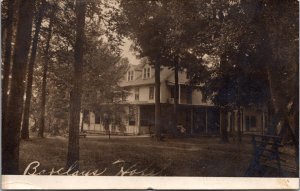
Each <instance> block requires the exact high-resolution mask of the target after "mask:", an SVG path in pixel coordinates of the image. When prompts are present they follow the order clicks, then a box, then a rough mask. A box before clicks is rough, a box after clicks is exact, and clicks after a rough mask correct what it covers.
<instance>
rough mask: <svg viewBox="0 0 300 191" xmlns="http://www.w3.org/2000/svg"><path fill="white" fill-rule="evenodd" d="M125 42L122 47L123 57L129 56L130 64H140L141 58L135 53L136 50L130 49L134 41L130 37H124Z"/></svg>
mask: <svg viewBox="0 0 300 191" xmlns="http://www.w3.org/2000/svg"><path fill="white" fill-rule="evenodd" d="M123 41H124V44H123V46H122V47H121V49H122V51H123V52H122V57H127V58H128V60H129V63H130V64H134V65H137V64H140V60H139V59H137V58H136V56H135V55H134V52H133V51H132V50H130V46H131V44H132V41H130V40H129V39H127V38H125V39H123Z"/></svg>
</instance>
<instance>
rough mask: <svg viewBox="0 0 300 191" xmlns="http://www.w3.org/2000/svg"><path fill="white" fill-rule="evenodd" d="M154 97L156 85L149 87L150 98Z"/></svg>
mask: <svg viewBox="0 0 300 191" xmlns="http://www.w3.org/2000/svg"><path fill="white" fill-rule="evenodd" d="M153 99H154V87H153V86H152V87H149V100H153Z"/></svg>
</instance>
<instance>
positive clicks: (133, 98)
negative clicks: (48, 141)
mask: <svg viewBox="0 0 300 191" xmlns="http://www.w3.org/2000/svg"><path fill="white" fill-rule="evenodd" d="M154 76H155V71H154V67H153V66H150V65H149V64H139V65H130V67H129V69H128V71H127V73H126V74H125V76H124V78H123V80H122V81H121V83H120V84H119V85H120V86H121V87H122V88H123V89H124V92H126V93H124V94H122V95H121V96H118V97H117V98H115V100H114V101H115V103H116V104H114V106H113V105H112V106H107V105H106V106H103V108H105V107H115V110H114V111H110V113H109V112H107V111H105V109H102V108H99V111H98V112H87V113H84V114H83V119H84V120H83V130H85V131H88V132H96V133H103V134H107V133H111V134H123V135H143V134H151V133H153V132H154V121H155V117H154V115H155V79H154ZM178 78H179V79H178V82H179V95H178V98H179V99H178V101H179V104H178V110H177V111H178V115H177V124H178V127H177V128H176V129H175V128H174V125H173V121H174V114H173V113H174V112H173V111H174V85H175V80H174V71H173V70H172V69H169V68H167V67H162V68H161V71H160V101H161V119H162V121H161V124H162V126H161V127H162V131H163V132H165V133H175V134H176V133H184V134H191V135H217V134H219V133H220V111H219V108H218V107H216V106H214V104H213V103H212V102H211V101H210V100H206V99H204V97H203V96H202V93H201V91H200V90H199V87H197V86H191V85H189V80H188V78H187V75H186V73H185V72H184V71H183V72H179V75H178ZM116 113H118V115H117V114H116ZM236 116H237V112H236V111H232V112H229V113H228V120H227V121H228V125H227V127H228V131H232V132H233V131H236V129H237V117H236ZM263 116H264V115H263V112H262V111H260V110H255V109H243V112H242V120H241V123H242V124H241V127H242V131H243V132H246V131H247V132H248V131H259V132H261V131H263V129H264V124H265V123H264V119H263ZM116 121H117V122H116Z"/></svg>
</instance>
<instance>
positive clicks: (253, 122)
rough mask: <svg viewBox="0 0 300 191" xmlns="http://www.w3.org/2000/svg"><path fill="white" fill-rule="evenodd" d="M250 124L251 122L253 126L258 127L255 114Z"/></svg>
mask: <svg viewBox="0 0 300 191" xmlns="http://www.w3.org/2000/svg"><path fill="white" fill-rule="evenodd" d="M250 124H251V127H256V117H255V116H251V118H250Z"/></svg>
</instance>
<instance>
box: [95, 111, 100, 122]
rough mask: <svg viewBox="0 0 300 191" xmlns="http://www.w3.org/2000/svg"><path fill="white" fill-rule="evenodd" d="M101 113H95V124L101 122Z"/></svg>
mask: <svg viewBox="0 0 300 191" xmlns="http://www.w3.org/2000/svg"><path fill="white" fill-rule="evenodd" d="M100 121H101V119H100V114H99V113H95V124H100Z"/></svg>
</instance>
